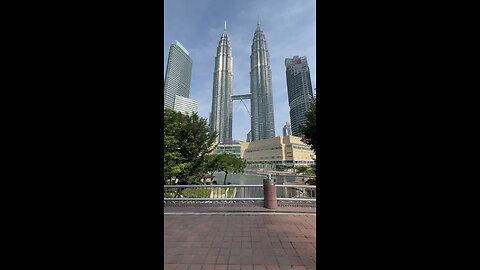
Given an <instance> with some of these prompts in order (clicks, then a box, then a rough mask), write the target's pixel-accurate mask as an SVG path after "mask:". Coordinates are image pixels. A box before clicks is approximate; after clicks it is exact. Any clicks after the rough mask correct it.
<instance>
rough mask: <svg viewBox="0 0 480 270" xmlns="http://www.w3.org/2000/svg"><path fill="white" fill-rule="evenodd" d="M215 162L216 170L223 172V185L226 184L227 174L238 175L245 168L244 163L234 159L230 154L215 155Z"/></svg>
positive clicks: (241, 160) (236, 158)
mask: <svg viewBox="0 0 480 270" xmlns="http://www.w3.org/2000/svg"><path fill="white" fill-rule="evenodd" d="M215 160H216V164H217V165H216V168H215V169H216V170H218V171H222V172H225V178H224V179H223V184H224V185H226V184H227V175H228V174H229V173H240V172H243V170H244V169H245V167H246V166H247V164H246V161H245V160H243V159H241V158H238V157H236V156H235V155H232V154H227V153H220V154H218V155H215Z"/></svg>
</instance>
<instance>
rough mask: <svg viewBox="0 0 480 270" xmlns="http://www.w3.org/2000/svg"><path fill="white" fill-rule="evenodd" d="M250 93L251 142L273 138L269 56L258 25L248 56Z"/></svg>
mask: <svg viewBox="0 0 480 270" xmlns="http://www.w3.org/2000/svg"><path fill="white" fill-rule="evenodd" d="M250 93H251V99H250V104H251V105H250V108H251V116H252V117H251V119H252V120H251V126H252V141H256V140H261V139H268V138H273V137H275V120H274V115H273V96H272V71H271V70H270V55H269V53H268V49H267V41H266V39H265V35H264V34H263V31H262V30H261V29H260V25H258V24H257V29H256V30H255V34H254V37H253V44H252V54H251V55H250Z"/></svg>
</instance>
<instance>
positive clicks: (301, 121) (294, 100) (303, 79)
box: [285, 56, 313, 137]
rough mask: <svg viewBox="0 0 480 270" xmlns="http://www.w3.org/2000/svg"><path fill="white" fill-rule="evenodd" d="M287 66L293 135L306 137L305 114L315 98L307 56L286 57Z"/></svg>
mask: <svg viewBox="0 0 480 270" xmlns="http://www.w3.org/2000/svg"><path fill="white" fill-rule="evenodd" d="M285 67H286V69H287V71H286V74H287V89H288V104H289V106H290V121H291V123H292V135H293V136H298V137H304V135H303V133H302V130H301V128H302V126H304V125H305V123H306V121H307V118H306V116H305V114H306V113H307V112H308V108H309V106H310V102H311V100H312V98H313V91H312V81H311V79H310V69H309V68H308V62H307V57H305V56H303V57H298V56H294V57H293V58H286V59H285Z"/></svg>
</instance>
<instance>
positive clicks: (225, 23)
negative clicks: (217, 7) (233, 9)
mask: <svg viewBox="0 0 480 270" xmlns="http://www.w3.org/2000/svg"><path fill="white" fill-rule="evenodd" d="M223 30H225V31H227V20H225V28H223Z"/></svg>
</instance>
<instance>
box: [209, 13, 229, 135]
mask: <svg viewBox="0 0 480 270" xmlns="http://www.w3.org/2000/svg"><path fill="white" fill-rule="evenodd" d="M232 71H233V66H232V48H231V47H230V41H229V40H228V35H227V23H226V22H225V28H224V30H223V34H222V36H221V37H220V41H219V42H218V47H217V56H215V71H214V72H213V94H212V111H211V112H210V129H211V130H213V131H217V132H218V137H217V143H219V144H230V143H232V98H231V96H232V82H233V73H232Z"/></svg>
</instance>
